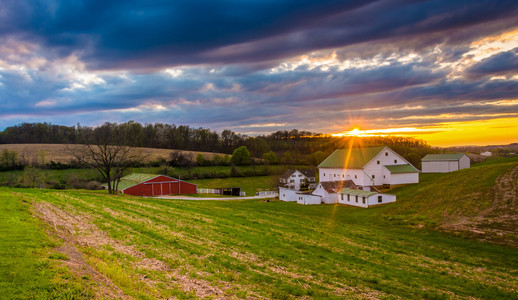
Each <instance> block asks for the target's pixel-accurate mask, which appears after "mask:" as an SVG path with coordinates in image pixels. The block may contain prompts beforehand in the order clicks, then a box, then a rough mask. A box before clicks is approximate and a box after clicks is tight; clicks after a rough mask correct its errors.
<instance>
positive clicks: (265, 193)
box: [255, 191, 279, 197]
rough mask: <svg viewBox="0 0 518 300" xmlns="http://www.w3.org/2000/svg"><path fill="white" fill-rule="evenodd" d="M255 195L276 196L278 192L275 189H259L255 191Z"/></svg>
mask: <svg viewBox="0 0 518 300" xmlns="http://www.w3.org/2000/svg"><path fill="white" fill-rule="evenodd" d="M255 195H256V196H267V197H277V196H279V192H277V191H259V192H257V193H255Z"/></svg>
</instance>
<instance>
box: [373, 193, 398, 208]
mask: <svg viewBox="0 0 518 300" xmlns="http://www.w3.org/2000/svg"><path fill="white" fill-rule="evenodd" d="M380 196H381V203H380V202H379V199H378V197H380ZM391 202H396V195H389V194H376V195H372V196H370V197H369V206H372V205H379V204H385V203H391Z"/></svg>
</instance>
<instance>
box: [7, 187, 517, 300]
mask: <svg viewBox="0 0 518 300" xmlns="http://www.w3.org/2000/svg"><path fill="white" fill-rule="evenodd" d="M0 192H1V194H2V198H3V201H4V202H5V203H12V205H20V203H21V204H23V205H26V206H29V205H30V206H31V210H32V212H33V214H34V216H37V217H38V218H40V219H41V220H43V221H44V222H45V223H46V224H47V225H46V226H45V227H44V228H45V230H46V231H47V232H48V233H49V234H51V235H54V236H57V237H59V239H60V240H62V246H60V247H58V248H52V247H46V248H45V250H46V251H51V252H52V254H50V255H51V256H52V257H58V258H62V261H63V264H64V265H75V266H76V267H75V268H72V270H73V272H74V275H70V276H69V277H68V278H69V279H68V281H67V282H68V284H69V285H79V286H84V287H86V288H87V292H88V293H90V294H91V295H94V297H97V298H102V297H106V295H108V297H126V298H136V299H148V298H169V297H176V298H192V297H195V298H204V297H209V298H210V297H217V298H219V297H224V298H225V297H229V298H230V297H238V298H247V297H258V298H297V297H316V298H322V297H326V298H328V297H329V298H344V297H348V298H351V297H352V298H387V297H388V298H391V297H403V298H469V297H474V298H492V299H497V298H500V299H505V298H516V297H518V255H516V253H517V250H516V248H512V247H508V246H499V245H494V244H487V243H480V242H477V241H473V240H465V239H461V238H458V237H454V236H451V235H448V234H445V233H440V232H436V231H431V230H428V229H426V227H424V228H418V227H415V226H409V225H406V224H394V223H393V222H392V221H388V220H387V219H386V218H384V217H383V212H384V211H386V210H387V209H388V208H389V206H381V207H376V208H373V209H359V208H352V207H345V206H334V205H319V206H301V205H297V204H294V203H285V202H279V201H273V202H265V201H261V200H236V201H185V200H184V201H182V200H164V199H146V198H139V197H128V196H122V195H119V196H108V195H106V194H104V193H100V192H91V191H83V190H72V191H56V190H39V189H8V188H1V189H0ZM24 203H25V204H24ZM27 209H28V208H27ZM4 214H5V212H4ZM31 224H32V225H31V226H32V227H31V228H33V229H32V230H40V231H41V229H34V228H41V227H40V226H41V224H40V222H37V221H34V223H31ZM13 226H14V224H13ZM23 247H25V246H22V248H23ZM78 253H80V254H81V255H78ZM34 255H35V256H36V257H38V256H41V257H42V259H43V258H45V257H48V256H49V254H47V253H34ZM8 260H9V259H8ZM4 265H5V264H4ZM85 266H91V270H90V273H85V272H84V271H81V270H83V267H85ZM85 268H86V267H85ZM16 278H18V277H16ZM10 280H11V281H10V284H11V286H17V285H16V283H18V282H17V281H16V280H21V279H20V278H18V279H14V280H13V279H10ZM46 280H50V282H52V280H51V279H50V278H47V279H46ZM19 283H20V284H22V283H23V282H22V281H20V282H19ZM4 286H5V285H4V284H2V285H0V293H1V294H2V295H5V293H4V292H5V291H6V290H5V287H4Z"/></svg>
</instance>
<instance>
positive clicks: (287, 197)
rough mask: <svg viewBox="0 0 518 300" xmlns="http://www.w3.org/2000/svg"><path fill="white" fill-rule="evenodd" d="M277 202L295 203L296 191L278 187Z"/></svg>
mask: <svg viewBox="0 0 518 300" xmlns="http://www.w3.org/2000/svg"><path fill="white" fill-rule="evenodd" d="M279 200H281V201H297V191H296V190H292V189H287V188H283V187H280V188H279Z"/></svg>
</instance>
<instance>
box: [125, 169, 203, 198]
mask: <svg viewBox="0 0 518 300" xmlns="http://www.w3.org/2000/svg"><path fill="white" fill-rule="evenodd" d="M118 190H119V191H121V192H122V193H123V194H128V195H135V196H159V195H179V194H196V185H195V184H192V183H189V182H186V181H183V180H179V179H175V178H171V177H169V176H165V175H156V174H140V173H133V174H130V175H128V176H124V177H122V178H121V181H120V183H119V187H118Z"/></svg>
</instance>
